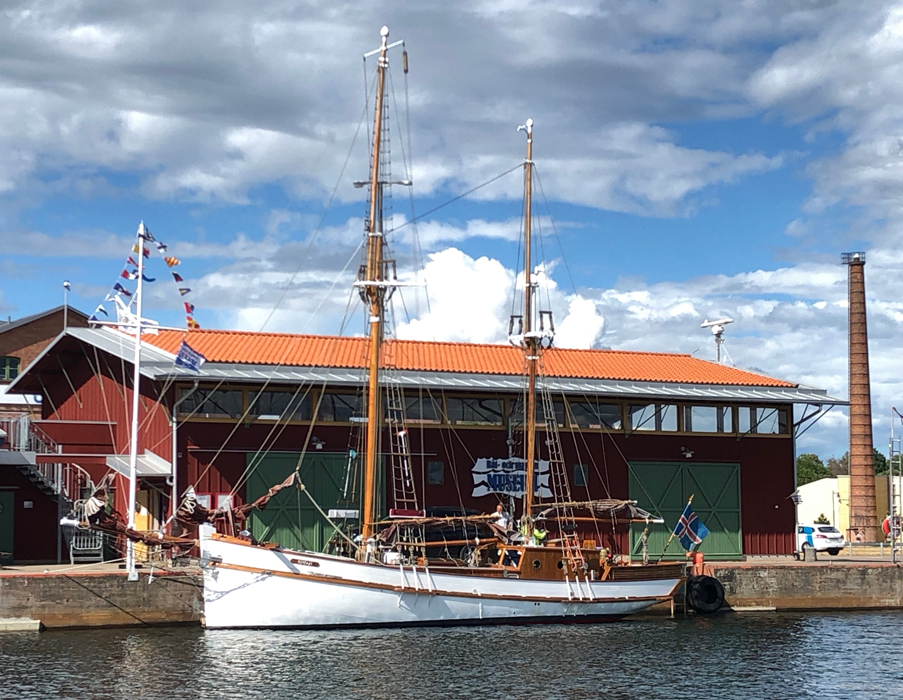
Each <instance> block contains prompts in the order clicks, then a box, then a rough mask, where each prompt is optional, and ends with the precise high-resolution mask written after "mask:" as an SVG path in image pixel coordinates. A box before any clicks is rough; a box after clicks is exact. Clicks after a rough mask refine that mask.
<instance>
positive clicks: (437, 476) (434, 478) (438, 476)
mask: <svg viewBox="0 0 903 700" xmlns="http://www.w3.org/2000/svg"><path fill="white" fill-rule="evenodd" d="M426 483H427V484H429V485H430V486H441V485H442V484H444V483H445V463H444V462H427V463H426Z"/></svg>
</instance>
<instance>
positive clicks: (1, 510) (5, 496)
mask: <svg viewBox="0 0 903 700" xmlns="http://www.w3.org/2000/svg"><path fill="white" fill-rule="evenodd" d="M15 503H16V500H15V494H14V493H13V492H12V491H0V564H12V561H13V525H14V518H13V515H14V513H15Z"/></svg>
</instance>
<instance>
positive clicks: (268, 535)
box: [247, 453, 345, 552]
mask: <svg viewBox="0 0 903 700" xmlns="http://www.w3.org/2000/svg"><path fill="white" fill-rule="evenodd" d="M253 457H254V455H253V454H251V453H249V454H248V455H247V460H248V461H250V460H251V459H253ZM299 457H300V455H298V454H270V455H267V456H266V457H264V458H263V460H262V461H261V462H260V464H258V465H257V467H256V468H255V469H254V472H253V473H252V474H251V476H250V477H249V478H248V485H247V501H248V502H249V503H250V502H252V501H254V500H256V499H257V498H260V497H261V496H263V495H264V494H265V493H266V492H267V491H268V490H269V489H270V488H271V487H272V486H274V485H276V484H278V483H280V482H282V481H284V480H285V478H286V477H287V476H288V475H289V474H291V473H292V472H293V471H294V470H295V466H296V465H297V464H298V459H299ZM298 474H299V476H300V477H301V482H302V483H303V484H304V486H305V488H307V489H308V490H309V491H310V494H311V496H313V497H314V499H315V500H316V501H317V503H318V504H319V506H320V507H321V508H322V509H323V510H324V511H328V510H329V509H330V508H335V507H336V504H337V503H338V501H339V499H340V498H341V497H342V485H343V484H344V478H345V457H344V456H343V455H336V454H317V453H313V454H308V455H307V456H306V457H305V458H304V462H303V463H302V464H301V469H300V470H299V472H298ZM249 523H250V530H251V534H252V535H254V537H255V538H257V539H258V540H260V541H261V542H277V543H278V544H280V545H282V546H283V547H288V548H290V549H306V550H310V551H314V552H320V551H323V549H324V548H325V547H326V543H327V542H329V539H330V537H332V534H333V530H332V528H331V527H330V526H329V524H328V523H326V522H325V521H324V520H323V517H322V516H321V515H320V514H319V513H318V512H317V510H316V509H315V508H314V506H313V504H312V503H311V502H310V499H309V498H308V497H307V496H306V495H305V494H303V493H301V491H300V490H298V489H297V488H294V487H293V488H288V489H284V490H282V491H280V492H279V493H277V494H276V495H275V496H274V497H273V498H272V499H271V500H270V502H269V503H268V504H267V506H266V508H264V509H263V510H256V511H253V512H252V513H251V517H250V519H249Z"/></svg>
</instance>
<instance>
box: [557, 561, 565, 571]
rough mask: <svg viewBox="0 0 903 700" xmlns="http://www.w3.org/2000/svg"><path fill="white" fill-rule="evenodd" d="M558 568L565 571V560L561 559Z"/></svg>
mask: <svg viewBox="0 0 903 700" xmlns="http://www.w3.org/2000/svg"><path fill="white" fill-rule="evenodd" d="M558 568H559V569H563V568H564V559H559V560H558Z"/></svg>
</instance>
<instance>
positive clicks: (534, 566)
mask: <svg viewBox="0 0 903 700" xmlns="http://www.w3.org/2000/svg"><path fill="white" fill-rule="evenodd" d="M541 566H542V562H541V561H539V559H534V560H533V568H534V569H538V568H540V567H541Z"/></svg>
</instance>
